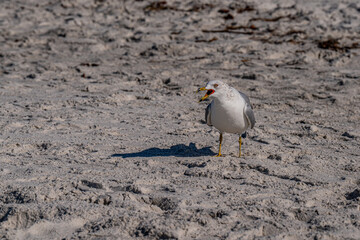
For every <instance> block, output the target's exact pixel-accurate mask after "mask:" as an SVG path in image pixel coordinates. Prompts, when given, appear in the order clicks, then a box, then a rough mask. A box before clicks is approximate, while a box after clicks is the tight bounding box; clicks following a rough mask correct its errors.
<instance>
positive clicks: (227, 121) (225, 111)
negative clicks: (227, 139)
mask: <svg viewBox="0 0 360 240" xmlns="http://www.w3.org/2000/svg"><path fill="white" fill-rule="evenodd" d="M200 91H207V92H206V94H205V96H203V97H202V98H201V99H200V100H199V102H202V101H204V100H205V99H207V98H209V99H212V101H211V103H210V104H209V105H208V106H207V108H206V111H205V121H206V123H207V125H209V126H214V127H215V128H217V129H218V130H219V131H220V138H219V142H220V144H219V153H218V155H216V157H221V156H222V155H221V143H222V140H223V133H224V132H227V133H236V134H239V157H240V156H241V137H243V138H245V137H246V132H245V131H246V129H248V128H249V127H250V128H253V127H254V125H255V116H254V112H253V110H252V107H251V104H250V99H249V98H248V96H246V95H245V94H244V93H242V92H240V91H237V90H236V89H235V88H233V87H230V86H229V85H227V84H226V83H224V82H222V81H220V80H213V81H210V82H208V83H207V84H206V86H205V87H202V88H199V89H198V90H197V92H200Z"/></svg>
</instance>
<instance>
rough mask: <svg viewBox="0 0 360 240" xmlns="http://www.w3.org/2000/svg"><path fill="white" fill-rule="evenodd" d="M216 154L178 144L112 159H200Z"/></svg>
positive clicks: (120, 155) (193, 145) (207, 149)
mask: <svg viewBox="0 0 360 240" xmlns="http://www.w3.org/2000/svg"><path fill="white" fill-rule="evenodd" d="M214 155H215V153H214V152H213V151H211V149H210V147H203V148H200V149H198V148H197V147H196V146H195V144H194V143H190V144H189V146H186V145H184V144H178V145H174V146H171V147H170V148H165V149H162V148H148V149H145V150H143V151H140V152H134V153H116V154H113V155H111V157H122V158H135V157H171V156H173V157H199V156H214Z"/></svg>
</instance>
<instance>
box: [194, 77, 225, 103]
mask: <svg viewBox="0 0 360 240" xmlns="http://www.w3.org/2000/svg"><path fill="white" fill-rule="evenodd" d="M226 87H227V85H226V83H224V82H222V81H220V80H213V81H210V82H208V83H207V84H206V86H205V87H202V88H199V89H198V90H197V92H200V91H206V93H205V95H204V96H203V97H202V98H201V99H200V100H199V102H202V101H204V100H205V99H207V98H216V97H217V96H219V94H221V92H223V91H225V89H226Z"/></svg>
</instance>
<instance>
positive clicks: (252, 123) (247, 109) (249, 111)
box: [239, 91, 255, 128]
mask: <svg viewBox="0 0 360 240" xmlns="http://www.w3.org/2000/svg"><path fill="white" fill-rule="evenodd" d="M239 93H240V95H241V97H243V98H244V100H245V109H244V114H245V117H246V119H247V121H248V124H249V126H250V128H253V127H254V126H255V116H254V112H253V110H252V107H251V103H250V99H249V98H248V96H246V95H245V94H244V93H242V92H240V91H239Z"/></svg>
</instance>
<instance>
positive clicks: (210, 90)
mask: <svg viewBox="0 0 360 240" xmlns="http://www.w3.org/2000/svg"><path fill="white" fill-rule="evenodd" d="M200 91H207V92H206V93H205V95H204V96H203V97H202V98H201V99H200V100H199V102H202V101H204V100H205V99H207V98H208V97H209V96H210V95H211V94H213V93H214V92H215V91H214V90H213V89H206V88H204V87H202V88H199V89H198V90H197V91H196V92H200Z"/></svg>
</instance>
